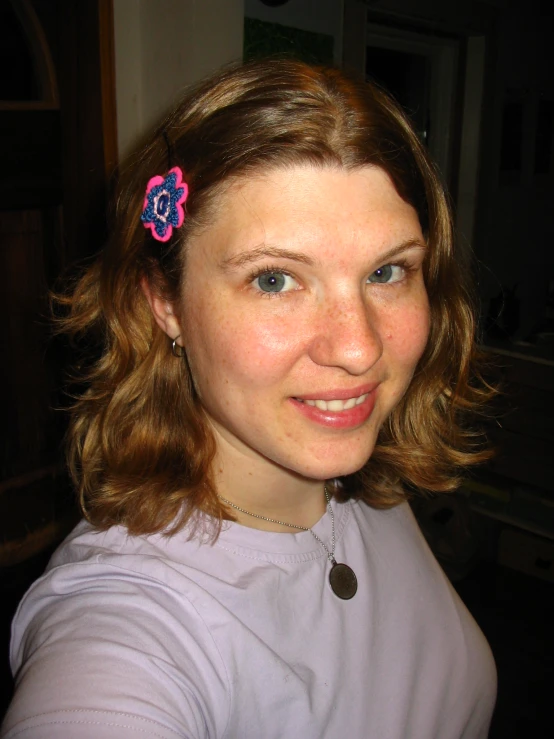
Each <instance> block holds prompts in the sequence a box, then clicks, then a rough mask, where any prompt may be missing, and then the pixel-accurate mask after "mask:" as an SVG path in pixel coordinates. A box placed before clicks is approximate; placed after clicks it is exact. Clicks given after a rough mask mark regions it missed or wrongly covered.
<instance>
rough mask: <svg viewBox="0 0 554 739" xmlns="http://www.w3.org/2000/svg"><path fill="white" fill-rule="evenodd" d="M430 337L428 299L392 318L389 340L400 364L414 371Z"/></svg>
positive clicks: (398, 312)
mask: <svg viewBox="0 0 554 739" xmlns="http://www.w3.org/2000/svg"><path fill="white" fill-rule="evenodd" d="M428 337H429V306H428V303H427V299H426V298H425V300H421V301H420V302H418V303H417V304H416V305H412V306H409V307H406V309H405V310H399V311H397V312H396V313H395V315H394V316H391V320H390V322H389V326H388V331H387V339H388V341H389V345H390V346H392V347H393V350H394V353H395V355H396V357H397V358H398V360H399V362H400V363H401V364H402V365H403V366H405V367H406V369H408V370H409V369H412V370H413V369H414V368H415V366H416V364H417V362H418V361H419V358H420V357H421V355H422V354H423V351H424V350H425V347H426V345H427V339H428Z"/></svg>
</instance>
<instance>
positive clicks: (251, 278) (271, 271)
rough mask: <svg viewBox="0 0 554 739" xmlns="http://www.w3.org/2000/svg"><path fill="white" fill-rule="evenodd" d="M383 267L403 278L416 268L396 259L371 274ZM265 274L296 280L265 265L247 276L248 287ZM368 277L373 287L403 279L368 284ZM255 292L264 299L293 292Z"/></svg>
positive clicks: (279, 270)
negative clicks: (400, 271)
mask: <svg viewBox="0 0 554 739" xmlns="http://www.w3.org/2000/svg"><path fill="white" fill-rule="evenodd" d="M384 267H400V269H401V270H402V271H403V273H404V275H403V278H405V277H407V276H409V275H410V274H411V273H412V272H415V271H417V267H416V266H415V265H413V264H410V262H408V261H407V260H406V259H398V260H397V261H396V262H389V263H387V264H383V265H381V266H380V267H377V269H376V270H374V271H373V272H372V273H371V274H375V272H377V270H379V269H383V268H384ZM267 274H279V275H285V277H291V278H292V279H293V280H295V279H296V278H295V277H294V275H292V274H291V273H290V272H287V271H286V270H284V269H283V268H282V267H272V266H271V265H267V266H264V267H259V268H258V269H256V270H254V271H252V272H251V273H250V274H249V275H248V278H247V282H248V284H249V285H252V283H253V282H254V280H256V279H258V277H262V275H267ZM369 277H371V275H369ZM369 277H368V282H367V284H374V285H379V284H381V285H395V284H396V283H398V282H402V281H403V279H402V278H401V279H400V280H395V281H394V282H382V283H379V282H374V283H370V282H369ZM255 289H256V288H255ZM256 292H257V293H258V294H259V295H261V296H262V297H264V298H278V297H283V295H285V294H286V293H288V292H294V291H293V290H287V291H285V292H282V291H281V292H266V291H265V290H259V289H256Z"/></svg>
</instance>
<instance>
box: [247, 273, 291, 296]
mask: <svg viewBox="0 0 554 739" xmlns="http://www.w3.org/2000/svg"><path fill="white" fill-rule="evenodd" d="M294 284H295V280H294V278H292V277H291V276H290V275H287V274H285V273H284V272H277V271H274V272H263V273H262V274H261V275H258V276H257V277H256V278H255V279H254V285H255V286H256V287H257V288H258V289H259V290H261V291H262V292H264V293H281V292H288V291H289V290H292V289H293V288H294Z"/></svg>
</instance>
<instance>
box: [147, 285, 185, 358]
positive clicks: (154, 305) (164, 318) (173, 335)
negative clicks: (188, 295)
mask: <svg viewBox="0 0 554 739" xmlns="http://www.w3.org/2000/svg"><path fill="white" fill-rule="evenodd" d="M140 286H141V288H142V292H143V293H144V295H145V297H146V300H147V301H148V305H149V306H150V310H151V311H152V315H153V316H154V319H155V321H156V323H157V324H158V326H159V327H160V328H161V330H162V331H163V332H164V333H166V334H167V335H168V336H169V338H170V339H171V340H172V341H173V340H175V341H176V342H177V344H178V345H179V346H182V345H183V344H182V340H181V338H180V334H181V326H180V324H179V321H178V319H177V316H176V315H175V312H174V310H173V303H172V302H171V301H170V300H167V299H166V298H162V297H161V295H159V293H157V292H156V291H154V290H153V289H152V286H151V285H150V283H149V282H148V280H147V279H146V277H143V278H142V280H141V283H140Z"/></svg>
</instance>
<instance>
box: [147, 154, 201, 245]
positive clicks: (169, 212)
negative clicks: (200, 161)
mask: <svg viewBox="0 0 554 739" xmlns="http://www.w3.org/2000/svg"><path fill="white" fill-rule="evenodd" d="M188 194H189V188H188V185H187V183H186V182H183V173H182V172H181V170H180V168H179V167H173V169H170V170H169V172H168V174H167V176H166V177H160V175H156V176H155V177H152V179H151V180H149V181H148V185H147V187H146V196H145V198H144V209H143V211H142V215H141V217H140V220H141V221H142V222H143V223H144V227H145V228H150V229H152V236H153V237H154V238H155V239H156V240H157V241H169V239H170V238H171V234H172V233H173V229H174V228H179V226H181V225H182V223H183V221H184V220H185V213H184V211H183V203H184V202H185V201H186V199H187V197H188Z"/></svg>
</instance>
